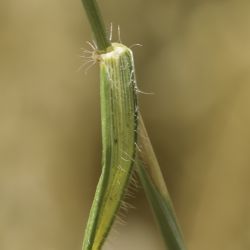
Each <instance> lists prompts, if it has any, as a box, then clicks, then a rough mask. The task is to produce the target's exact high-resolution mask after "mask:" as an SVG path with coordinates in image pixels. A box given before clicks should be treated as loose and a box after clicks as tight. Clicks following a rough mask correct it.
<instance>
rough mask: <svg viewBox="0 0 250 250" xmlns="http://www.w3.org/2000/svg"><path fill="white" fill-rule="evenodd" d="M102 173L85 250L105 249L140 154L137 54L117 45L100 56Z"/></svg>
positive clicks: (90, 218) (85, 239) (91, 214)
mask: <svg viewBox="0 0 250 250" xmlns="http://www.w3.org/2000/svg"><path fill="white" fill-rule="evenodd" d="M99 61H100V71H101V79H100V80H101V81H100V84H101V91H100V92H101V120H102V173H101V177H100V180H99V183H98V186H97V190H96V194H95V198H94V201H93V204H92V208H91V211H90V216H89V220H88V224H87V228H86V230H85V236H84V241H83V250H98V249H100V248H101V246H102V244H103V243H104V240H105V238H106V236H107V234H108V233H109V231H110V228H111V226H112V224H113V221H114V219H115V217H116V214H117V211H118V209H119V207H120V205H121V200H122V198H123V196H124V192H125V190H126V189H127V186H128V182H129V177H130V175H131V172H132V168H133V164H134V161H135V154H136V148H135V145H136V141H137V133H136V131H137V120H138V119H137V110H138V108H137V99H136V93H135V84H136V83H135V70H134V62H133V54H132V52H131V50H130V49H129V48H127V47H126V46H124V45H122V44H119V43H113V44H112V46H111V47H109V48H108V49H107V53H105V54H101V55H100V60H99Z"/></svg>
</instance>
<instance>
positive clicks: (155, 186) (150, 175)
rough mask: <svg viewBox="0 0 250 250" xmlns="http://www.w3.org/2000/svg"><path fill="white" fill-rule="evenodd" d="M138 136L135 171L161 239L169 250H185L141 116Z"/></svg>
mask: <svg viewBox="0 0 250 250" xmlns="http://www.w3.org/2000/svg"><path fill="white" fill-rule="evenodd" d="M138 136H139V138H138V143H139V147H140V152H139V155H138V158H137V171H138V174H139V177H140V181H141V183H142V185H143V188H144V191H145V194H146V196H147V199H148V201H149V203H150V205H151V208H152V210H153V213H154V216H155V218H156V220H157V222H158V225H159V227H160V231H161V233H162V236H163V239H164V241H165V243H166V246H167V247H168V249H169V250H185V249H186V247H185V245H184V241H183V237H182V233H181V230H180V227H179V225H178V222H177V218H176V215H175V212H174V208H173V205H172V202H171V200H170V196H169V193H168V190H167V187H166V184H165V181H164V179H163V176H162V172H161V169H160V166H159V164H158V161H157V159H156V156H155V153H154V150H153V147H152V145H151V142H150V139H149V137H148V134H147V131H146V128H145V125H144V122H143V119H142V117H141V116H139V133H138Z"/></svg>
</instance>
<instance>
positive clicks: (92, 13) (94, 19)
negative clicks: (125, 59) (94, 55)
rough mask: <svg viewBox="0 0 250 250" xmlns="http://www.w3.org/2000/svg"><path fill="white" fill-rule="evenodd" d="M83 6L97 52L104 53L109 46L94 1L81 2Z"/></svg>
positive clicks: (85, 0) (84, 0)
mask: <svg viewBox="0 0 250 250" xmlns="http://www.w3.org/2000/svg"><path fill="white" fill-rule="evenodd" d="M82 3H83V6H84V8H85V11H86V13H87V16H88V20H89V22H90V25H91V28H92V31H93V33H94V37H95V41H96V45H97V48H98V50H100V51H105V50H106V49H107V48H108V47H109V46H111V43H110V41H109V40H108V38H107V34H106V31H105V25H104V22H103V20H102V16H101V12H100V10H99V7H98V4H97V2H96V0H82Z"/></svg>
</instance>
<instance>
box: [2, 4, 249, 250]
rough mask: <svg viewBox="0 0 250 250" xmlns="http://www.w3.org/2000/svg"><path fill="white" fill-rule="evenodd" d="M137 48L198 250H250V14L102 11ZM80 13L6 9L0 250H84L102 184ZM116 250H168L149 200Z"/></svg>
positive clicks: (94, 81) (72, 7)
mask: <svg viewBox="0 0 250 250" xmlns="http://www.w3.org/2000/svg"><path fill="white" fill-rule="evenodd" d="M99 2H100V5H101V7H102V9H103V13H104V16H105V20H106V23H107V24H109V23H110V22H111V21H112V22H113V24H114V25H117V24H119V25H120V26H121V32H122V40H123V42H124V43H125V44H127V45H132V44H134V43H141V44H143V45H144V46H143V47H142V48H135V49H134V52H135V61H136V67H137V78H138V84H139V86H140V88H141V89H142V90H144V91H146V92H154V93H155V95H144V96H140V105H141V110H142V113H143V116H144V117H145V122H146V125H147V127H148V130H149V133H150V135H151V137H152V142H153V145H154V146H155V150H156V152H157V155H158V157H159V161H160V163H161V166H162V169H163V170H164V174H165V177H166V181H167V183H168V187H169V191H170V193H171V195H172V198H173V202H174V205H175V207H176V211H177V214H178V217H179V220H180V223H181V225H182V227H183V232H184V235H185V238H186V241H187V245H188V249H189V250H211V249H212V250H222V249H227V250H235V249H237V250H247V249H250V202H249V189H250V154H249V148H250V114H249V105H250V99H249V96H250V15H249V13H250V2H249V1H248V0H246V1H244V0H235V1H219V0H217V1H212V0H203V1H202V0H189V1H187V0H155V1H145V0H144V1H143V0H127V1H119V0H106V1H104V0H100V1H99ZM86 40H91V33H90V29H89V26H88V23H87V20H86V16H85V13H84V11H83V8H82V5H81V2H80V0H76V1H66V0H60V1H59V0H54V1H48V0H47V1H46V0H45V1H44V0H43V1H42V0H36V1H34V0H33V1H31V0H23V1H17V0H1V1H0V55H1V57H0V119H1V122H0V201H1V206H0V249H1V250H34V249H35V250H80V249H81V242H82V236H83V230H84V227H85V223H86V220H87V216H88V212H89V208H90V205H91V201H92V198H93V195H94V191H95V185H96V183H97V180H98V177H99V174H100V154H101V153H100V149H101V145H100V143H101V142H100V114H99V112H100V110H99V83H98V67H97V66H94V67H92V68H91V69H90V70H89V72H88V74H87V76H86V75H84V72H83V71H81V72H77V68H78V67H79V65H80V58H79V56H78V55H79V54H80V48H81V47H86V46H87V45H86V44H85V41H86ZM131 203H132V204H133V205H134V206H135V207H136V209H134V210H131V211H130V213H129V215H128V216H127V225H126V226H115V230H116V231H117V232H118V233H114V232H113V233H112V235H111V237H110V238H109V240H108V243H107V244H106V246H105V248H104V249H106V250H112V249H119V250H125V249H126V250H127V249H129V250H138V249H140V250H141V249H143V250H163V249H164V247H163V244H162V241H161V238H160V235H159V233H158V231H157V229H156V227H155V225H154V223H153V219H152V216H151V213H150V210H149V209H148V208H147V204H146V201H145V198H144V196H143V192H142V190H139V191H138V194H137V198H136V199H135V200H131Z"/></svg>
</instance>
